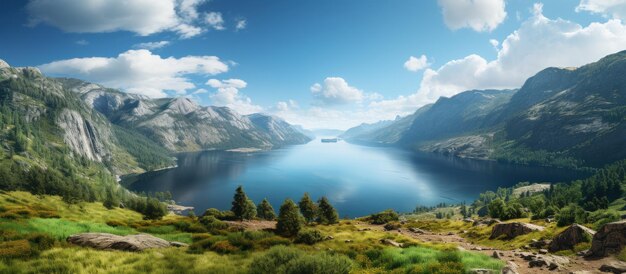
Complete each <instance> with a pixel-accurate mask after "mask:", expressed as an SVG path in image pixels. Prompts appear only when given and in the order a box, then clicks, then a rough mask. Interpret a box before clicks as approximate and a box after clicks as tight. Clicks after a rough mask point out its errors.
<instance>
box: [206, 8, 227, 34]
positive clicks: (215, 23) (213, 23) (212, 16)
mask: <svg viewBox="0 0 626 274" xmlns="http://www.w3.org/2000/svg"><path fill="white" fill-rule="evenodd" d="M204 21H205V22H206V23H207V24H208V25H209V27H211V28H213V29H216V30H224V29H226V28H225V27H224V19H223V18H222V13H219V12H209V13H207V14H206V15H205V17H204Z"/></svg>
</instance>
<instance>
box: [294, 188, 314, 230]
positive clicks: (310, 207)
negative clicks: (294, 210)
mask: <svg viewBox="0 0 626 274" xmlns="http://www.w3.org/2000/svg"><path fill="white" fill-rule="evenodd" d="M298 207H299V208H300V213H302V216H304V219H305V220H306V221H307V222H308V223H310V222H312V221H313V220H315V217H316V215H317V205H315V203H313V200H311V197H309V193H307V192H305V193H304V196H302V199H301V200H300V202H299V203H298Z"/></svg>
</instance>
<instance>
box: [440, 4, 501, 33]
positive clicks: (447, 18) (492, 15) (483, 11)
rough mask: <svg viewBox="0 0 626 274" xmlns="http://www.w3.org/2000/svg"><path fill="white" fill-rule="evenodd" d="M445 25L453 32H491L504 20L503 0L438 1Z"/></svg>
mask: <svg viewBox="0 0 626 274" xmlns="http://www.w3.org/2000/svg"><path fill="white" fill-rule="evenodd" d="M437 2H438V3H439V6H440V7H441V9H442V13H443V19H444V22H445V23H446V25H447V26H448V27H449V28H450V29H453V30H457V29H462V28H471V29H473V30H475V31H478V32H482V31H492V30H494V29H495V28H496V27H498V25H500V23H502V22H503V21H504V18H506V11H505V4H504V0H438V1H437Z"/></svg>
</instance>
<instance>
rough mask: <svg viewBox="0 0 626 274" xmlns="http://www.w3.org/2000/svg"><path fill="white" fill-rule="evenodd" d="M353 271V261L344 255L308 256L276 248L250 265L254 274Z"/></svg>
mask: <svg viewBox="0 0 626 274" xmlns="http://www.w3.org/2000/svg"><path fill="white" fill-rule="evenodd" d="M350 270H352V261H351V260H350V259H349V258H348V257H346V256H343V255H330V254H326V253H316V254H308V253H306V252H304V251H302V250H299V249H297V248H292V247H285V246H275V247H272V248H271V249H270V250H269V251H268V252H266V253H265V254H264V255H262V256H259V257H257V258H255V259H254V260H253V261H252V263H251V264H250V269H249V271H250V273H252V274H257V273H258V274H261V273H262V274H265V273H276V274H301V273H328V274H335V273H337V274H343V273H349V272H350Z"/></svg>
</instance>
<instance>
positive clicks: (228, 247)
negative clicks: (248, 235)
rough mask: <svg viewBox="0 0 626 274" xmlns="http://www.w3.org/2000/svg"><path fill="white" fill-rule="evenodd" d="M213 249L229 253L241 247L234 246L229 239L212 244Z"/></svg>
mask: <svg viewBox="0 0 626 274" xmlns="http://www.w3.org/2000/svg"><path fill="white" fill-rule="evenodd" d="M211 250H213V251H215V252H217V253H220V254H228V253H234V252H237V251H238V250H239V249H238V248H237V247H235V246H233V245H232V244H231V243H230V242H229V241H218V242H215V243H214V244H213V245H212V246H211Z"/></svg>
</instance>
